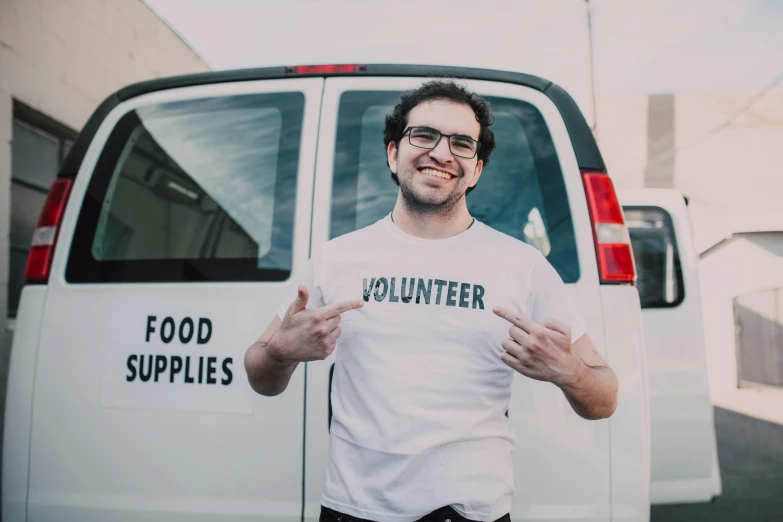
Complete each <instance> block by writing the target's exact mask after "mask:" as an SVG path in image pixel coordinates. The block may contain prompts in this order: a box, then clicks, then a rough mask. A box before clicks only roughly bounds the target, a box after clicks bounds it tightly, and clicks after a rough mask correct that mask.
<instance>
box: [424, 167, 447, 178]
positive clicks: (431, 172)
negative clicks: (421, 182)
mask: <svg viewBox="0 0 783 522" xmlns="http://www.w3.org/2000/svg"><path fill="white" fill-rule="evenodd" d="M421 173H422V174H427V175H428V176H435V177H436V178H441V179H449V178H450V177H451V176H449V175H448V174H444V173H443V172H440V171H437V170H434V169H421Z"/></svg>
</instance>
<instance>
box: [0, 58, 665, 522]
mask: <svg viewBox="0 0 783 522" xmlns="http://www.w3.org/2000/svg"><path fill="white" fill-rule="evenodd" d="M433 76H438V77H442V76H448V77H457V78H461V79H464V80H465V82H466V84H467V85H468V87H469V88H471V89H472V90H474V91H476V92H478V93H479V94H481V95H483V96H484V97H486V99H488V101H490V102H491V104H492V107H493V111H494V114H495V117H496V123H495V125H494V126H493V127H492V129H493V130H494V132H495V135H496V140H497V149H496V150H495V152H494V153H493V155H492V163H491V165H489V166H488V167H487V168H486V169H485V170H484V173H483V175H482V178H481V182H480V183H479V184H478V186H477V188H476V190H475V191H473V192H472V193H471V194H470V195H469V196H468V205H469V208H470V211H471V213H472V214H473V215H474V216H476V217H477V218H478V219H480V220H481V221H483V222H484V223H486V224H488V225H490V226H492V227H494V228H496V229H498V230H501V231H503V232H505V233H508V234H510V235H512V236H514V237H517V238H519V239H522V240H524V241H527V242H529V243H531V244H533V245H535V246H536V247H538V248H539V249H540V250H541V251H542V252H543V253H544V254H545V255H546V257H547V259H548V260H549V261H550V262H551V263H552V264H553V265H554V267H555V268H556V269H557V271H558V272H559V274H560V275H561V276H562V278H563V279H564V281H565V282H566V283H567V285H568V288H569V290H570V292H571V293H572V295H573V297H574V299H575V301H576V302H577V303H578V305H579V307H580V309H581V312H582V314H583V315H584V317H585V319H586V320H587V322H588V325H589V334H590V337H591V338H592V339H593V341H594V342H595V344H596V346H597V347H598V349H599V351H600V352H601V354H602V355H603V356H604V357H605V358H606V359H607V360H608V361H609V364H610V365H611V366H612V368H613V369H614V370H615V372H616V373H617V375H618V378H619V381H620V392H619V403H618V407H617V410H616V412H615V413H614V415H613V416H612V417H611V418H609V419H604V420H600V421H587V420H584V419H582V418H580V417H579V416H577V415H576V414H575V413H574V412H573V411H572V409H571V407H570V406H569V405H568V403H567V401H566V400H565V398H564V396H563V394H562V393H561V392H560V390H558V389H557V388H556V387H554V386H552V385H551V384H548V383H542V382H539V381H533V380H531V379H526V378H524V377H522V376H521V375H517V376H516V379H515V383H514V385H513V387H514V390H513V398H512V404H511V408H510V411H509V414H508V416H509V422H511V424H512V425H513V428H514V429H515V431H516V433H517V450H516V453H515V459H516V465H515V476H516V485H517V494H516V496H515V499H514V502H515V503H514V506H513V510H512V518H513V519H514V520H547V521H552V520H571V521H573V520H590V521H610V520H611V521H620V520H622V521H629V522H637V521H638V522H646V521H647V520H648V519H649V487H650V482H649V480H650V461H649V459H650V454H649V409H648V392H647V377H646V375H647V374H646V366H645V365H646V357H645V353H644V344H643V335H642V324H641V311H640V305H639V295H638V292H637V290H636V288H635V287H634V286H633V281H634V279H635V272H634V265H633V257H632V253H631V249H630V242H629V239H628V234H627V230H626V228H625V225H624V224H623V217H622V212H621V209H620V206H619V203H618V202H617V198H616V196H615V193H614V189H613V188H612V184H611V181H610V180H609V177H608V176H607V174H606V169H605V166H604V162H603V160H602V158H601V155H600V153H599V150H598V147H597V145H596V142H595V140H594V138H593V136H592V134H591V131H590V128H589V127H588V125H587V124H586V122H585V119H584V118H583V116H582V113H581V112H580V111H579V109H578V108H577V106H576V104H575V103H574V101H573V100H572V99H571V97H570V96H569V95H568V94H567V93H566V92H565V91H563V90H562V89H561V88H559V87H558V86H557V85H554V84H552V83H551V82H548V81H546V80H543V79H541V78H537V77H534V76H528V75H524V74H518V73H507V72H501V71H491V70H478V69H461V68H451V67H429V66H405V65H338V66H303V67H277V68H266V69H257V70H240V71H223V72H210V73H205V74H198V75H192V76H184V77H178V78H169V79H162V80H155V81H150V82H145V83H140V84H136V85H132V86H130V87H127V88H125V89H122V90H120V91H119V92H117V93H115V94H114V95H112V96H111V97H110V98H109V99H108V100H106V101H105V102H104V103H103V104H102V105H101V106H100V107H99V108H98V109H97V111H96V112H95V114H94V115H93V117H92V118H91V119H90V120H89V122H88V123H87V125H86V127H85V128H84V130H83V132H82V133H81V135H80V137H79V139H78V140H77V142H76V143H75V145H74V146H73V148H72V150H71V152H70V154H69V156H68V158H67V159H66V161H65V164H64V166H63V168H62V171H61V172H60V175H59V178H58V180H57V182H56V183H55V184H54V186H53V187H52V189H51V192H50V194H49V198H48V200H47V202H46V205H45V208H44V210H43V212H42V215H41V218H40V221H39V225H38V228H37V230H36V232H35V239H34V240H33V246H32V249H31V251H30V258H29V262H28V265H27V272H26V281H27V284H26V286H25V288H24V290H23V292H22V296H21V302H20V305H19V312H18V318H17V324H16V334H15V337H14V341H13V348H12V350H13V351H12V357H11V369H10V376H9V389H8V395H7V405H6V420H5V435H4V444H3V445H4V448H3V450H4V454H3V477H2V480H3V482H2V494H3V496H2V502H3V513H2V515H3V520H4V521H5V522H21V521H24V520H29V521H50V520H58V521H80V522H84V521H98V520H101V521H103V520H113V521H137V520H145V521H159V522H163V521H166V522H173V521H178V522H179V521H185V520H187V521H213V520H223V521H250V520H254V521H258V520H268V521H275V522H277V521H300V520H307V521H314V520H317V518H318V514H319V511H320V494H321V487H322V484H323V480H324V474H325V470H326V461H327V445H328V430H329V420H330V411H329V410H330V406H329V387H330V369H331V367H332V363H333V359H327V360H326V361H319V362H315V363H308V364H306V365H303V366H304V369H303V370H301V369H300V370H298V371H297V372H295V374H294V376H293V378H292V380H291V382H290V384H289V386H288V388H287V389H286V391H285V393H283V394H282V395H280V396H278V397H271V398H270V397H262V396H260V395H257V394H255V393H254V392H253V391H252V390H251V389H250V386H249V385H248V383H247V377H246V375H245V373H244V368H243V364H242V360H243V356H244V353H245V350H246V349H247V347H248V346H249V345H250V344H251V343H252V342H253V341H254V340H255V339H257V338H258V337H259V335H260V334H261V332H262V331H263V329H264V328H265V327H266V325H267V323H268V321H269V318H270V317H273V316H274V314H275V313H276V311H277V308H278V306H279V305H280V303H281V302H283V300H284V299H288V298H289V297H290V296H293V295H294V294H295V289H296V285H297V282H298V280H299V276H300V272H301V270H302V268H303V266H304V265H305V263H306V261H307V259H308V258H309V257H310V256H311V255H312V254H315V253H317V252H318V250H319V249H320V248H321V246H322V245H323V243H324V242H325V241H327V240H328V239H330V238H333V237H336V236H339V235H341V234H345V233H347V232H351V231H353V230H355V229H357V228H359V227H363V226H365V225H368V224H370V223H373V222H374V221H376V220H378V219H379V218H381V217H382V216H384V215H385V214H386V213H388V212H389V210H390V209H391V208H392V205H393V203H394V200H395V195H396V192H397V187H396V185H394V183H393V182H392V180H391V179H390V176H389V172H388V169H387V166H386V162H385V148H384V147H383V142H382V132H383V125H384V116H385V114H386V113H387V112H389V111H390V110H391V108H392V106H393V105H394V104H395V103H396V102H397V101H398V99H399V95H400V92H401V91H403V90H405V89H408V88H411V87H414V86H416V85H418V84H420V83H421V82H422V81H423V80H425V79H426V78H428V77H433ZM331 357H334V355H332V356H331Z"/></svg>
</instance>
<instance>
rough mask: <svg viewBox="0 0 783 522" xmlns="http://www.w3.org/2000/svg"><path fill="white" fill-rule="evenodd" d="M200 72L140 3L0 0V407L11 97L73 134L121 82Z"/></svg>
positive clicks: (6, 334)
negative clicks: (70, 130)
mask: <svg viewBox="0 0 783 522" xmlns="http://www.w3.org/2000/svg"><path fill="white" fill-rule="evenodd" d="M208 69H209V68H208V67H207V66H206V64H205V63H204V62H203V61H202V60H201V59H200V58H199V57H198V56H197V55H196V54H195V53H194V52H193V51H192V50H191V49H190V48H189V47H188V46H187V45H186V44H185V43H184V42H183V41H182V40H181V39H180V38H179V37H178V36H177V35H176V34H174V33H173V32H172V31H171V30H170V29H169V28H168V27H167V26H166V24H164V23H163V22H162V21H161V20H160V19H158V18H157V16H156V15H155V14H154V13H153V12H152V11H150V9H149V8H148V7H147V6H146V5H144V4H143V3H142V2H141V0H0V406H1V405H2V402H3V401H2V396H4V394H5V379H6V372H7V361H8V352H9V349H10V340H11V332H10V330H9V328H10V326H8V325H6V316H7V311H6V307H7V302H6V295H7V287H8V248H9V246H8V242H9V231H10V223H9V221H10V200H9V191H10V178H11V129H12V107H13V102H12V100H13V99H16V100H19V101H21V102H23V103H25V104H26V105H28V106H30V107H32V108H33V109H35V110H36V111H38V112H41V113H43V114H45V115H46V116H48V117H50V118H52V119H54V120H56V121H58V122H60V123H62V124H64V125H66V126H68V127H70V128H72V129H74V130H76V131H78V130H80V129H81V127H82V126H83V125H84V123H85V122H86V120H87V118H89V116H90V114H91V113H92V111H93V110H94V109H95V108H96V107H97V106H98V104H99V103H100V102H101V101H103V99H104V98H106V97H107V96H108V95H109V94H111V93H112V92H113V91H116V90H117V89H119V88H121V87H123V86H125V85H127V84H129V83H133V82H137V81H140V80H147V79H152V78H158V77H162V76H172V75H177V74H185V73H191V72H198V71H206V70H208ZM1 421H2V417H1V416H0V423H1Z"/></svg>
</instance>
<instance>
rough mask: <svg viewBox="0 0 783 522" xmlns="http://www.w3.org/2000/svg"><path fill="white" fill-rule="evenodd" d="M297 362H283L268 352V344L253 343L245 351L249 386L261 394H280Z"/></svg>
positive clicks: (286, 385)
mask: <svg viewBox="0 0 783 522" xmlns="http://www.w3.org/2000/svg"><path fill="white" fill-rule="evenodd" d="M297 364H298V363H293V364H283V363H280V362H279V361H277V360H275V359H274V358H273V357H271V356H270V354H269V345H268V344H265V343H260V342H258V343H255V344H254V345H253V346H251V347H250V348H249V349H248V350H247V353H245V371H246V372H247V379H248V382H249V383H250V387H251V388H253V390H254V391H255V392H256V393H259V394H261V395H267V396H273V395H280V394H281V393H283V392H284V391H285V389H286V387H288V381H290V380H291V375H292V374H293V373H294V370H295V369H296V366H297Z"/></svg>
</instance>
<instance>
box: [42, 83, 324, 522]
mask: <svg viewBox="0 0 783 522" xmlns="http://www.w3.org/2000/svg"><path fill="white" fill-rule="evenodd" d="M322 85H323V80H321V79H317V78H308V79H292V80H281V81H276V82H255V83H251V82H248V83H243V84H226V85H207V86H201V87H193V88H185V89H181V90H171V91H166V92H156V93H152V94H150V95H148V96H140V97H138V98H134V99H132V100H130V101H128V102H126V103H125V104H120V105H118V106H117V107H115V108H114V110H113V111H112V112H111V113H110V114H109V115H108V116H107V118H106V120H105V121H104V123H103V124H102V125H101V127H100V129H99V130H98V132H97V134H96V135H95V138H94V140H93V142H92V144H91V145H90V148H89V150H88V152H87V154H86V156H85V161H84V162H83V163H82V165H81V171H80V173H79V175H78V176H77V177H76V182H75V184H74V187H73V190H72V193H71V196H70V201H69V204H68V207H67V210H66V213H65V216H64V218H63V222H62V225H61V230H60V236H59V240H58V248H57V250H56V253H55V256H54V259H53V264H52V272H51V276H50V280H49V284H48V297H47V300H46V305H45V308H44V312H43V320H42V325H43V326H42V329H41V342H40V347H41V349H40V351H39V357H38V366H37V379H36V386H35V409H34V413H33V427H32V437H31V465H30V496H29V518H30V519H31V520H48V519H50V517H52V516H53V515H54V513H57V517H58V518H60V519H61V518H62V517H61V516H60V515H61V513H62V514H63V516H66V515H67V514H70V515H68V516H70V517H71V518H72V519H73V520H106V519H107V518H110V519H112V520H123V519H125V520H131V519H133V520H138V518H139V517H144V518H145V519H146V520H161V521H163V520H165V521H173V520H184V519H185V518H187V519H188V520H191V519H200V520H207V519H212V520H214V519H215V518H220V519H221V520H249V519H250V517H253V519H254V520H259V519H260V520H270V521H272V520H288V521H294V520H299V519H300V517H301V507H302V504H301V494H302V475H301V473H302V463H303V459H304V456H303V452H302V440H301V436H302V435H301V434H302V432H303V422H304V376H303V375H302V373H301V372H299V373H297V374H295V375H294V377H293V378H292V380H291V383H290V385H289V389H288V390H287V392H286V394H284V395H283V396H281V397H277V398H275V399H271V398H268V397H262V396H260V395H257V394H255V393H254V392H253V391H252V390H251V389H250V386H249V384H248V382H247V376H246V375H245V372H244V364H243V358H244V353H245V350H246V349H247V347H248V346H250V345H251V344H252V343H253V342H254V341H255V340H256V339H257V338H258V336H259V335H260V334H261V332H263V330H264V329H265V327H266V323H267V322H268V321H269V320H271V318H272V317H274V316H275V314H276V312H277V309H278V307H279V306H280V305H281V304H282V303H283V302H284V301H285V300H286V298H287V296H288V295H289V294H291V293H292V292H293V293H295V292H296V282H297V281H298V278H299V270H298V267H301V266H303V265H304V263H305V262H306V260H307V258H308V256H309V242H310V233H309V227H310V219H311V201H312V183H313V167H314V161H315V146H314V145H315V143H316V141H317V137H316V132H317V124H318V116H319V109H320V97H321V91H322ZM278 92H296V93H301V94H302V97H303V98H304V105H303V112H302V116H301V118H302V122H301V146H300V148H299V151H300V152H299V158H298V173H297V177H296V186H295V211H294V221H293V223H294V225H293V243H292V253H291V255H292V271H291V274H290V277H288V278H287V280H284V281H264V282H244V283H236V282H234V283H229V282H219V281H213V282H199V283H196V284H187V283H184V282H182V281H170V282H156V283H138V282H134V283H133V284H127V283H123V282H122V281H121V280H120V281H117V282H112V283H100V284H92V283H81V284H72V283H69V282H68V281H66V278H65V269H66V263H67V262H68V259H69V249H68V245H70V244H72V240H73V234H74V230H75V228H76V223H77V220H78V219H79V217H80V211H81V210H82V207H83V204H85V205H86V204H87V202H86V200H85V197H86V196H85V194H86V191H87V188H88V183H89V182H90V181H91V178H92V177H93V171H94V169H95V165H96V163H97V161H98V159H99V156H100V153H101V151H102V149H103V148H104V144H105V143H107V139H110V135H111V133H112V132H113V131H114V128H115V125H116V124H117V123H118V122H119V121H120V119H121V118H122V117H124V116H125V115H126V114H130V112H131V111H134V110H142V109H144V108H145V107H150V106H155V107H157V106H161V107H164V108H165V107H169V106H172V107H175V108H176V107H179V106H180V105H176V104H181V102H182V100H196V101H198V100H214V103H215V104H217V105H221V104H222V103H223V101H222V100H227V99H228V98H229V97H237V96H255V95H259V96H260V95H266V94H267V93H271V94H274V93H278ZM242 99H245V98H242ZM166 104H174V105H166ZM229 112H230V113H231V114H232V115H236V114H240V115H242V114H244V113H243V112H237V111H236V110H232V111H229ZM174 117H175V118H176V117H178V116H177V115H176V114H175V116H174ZM240 117H241V116H240ZM147 126H149V124H148V125H147ZM156 132H157V133H158V135H159V137H160V136H163V135H165V132H163V130H161V129H160V128H158V129H157V130H156ZM164 137H165V136H164ZM167 145H170V143H168V144H167ZM169 152H170V153H172V152H171V151H169ZM197 152H198V151H191V153H190V154H196V153H197ZM123 154H126V153H123ZM123 157H127V154H126V155H125V156H123ZM187 159H188V158H187V157H185V156H182V155H180V156H179V157H178V160H179V161H180V162H181V163H183V165H184V163H185V162H186V161H187ZM96 175H98V174H96ZM181 191H182V189H181V188H180V192H181ZM120 196H121V194H116V195H115V196H113V198H114V200H117V198H119V197H120ZM185 196H188V194H187V193H185ZM188 197H190V196H188ZM110 204H112V201H110V200H109V199H108V197H107V201H105V202H104V206H105V205H110ZM233 211H234V212H236V211H237V209H234V210H233ZM148 214H150V209H147V210H146V211H145V212H141V213H138V212H137V213H135V214H133V219H136V220H137V221H138V223H143V220H145V219H149V218H148V216H147V215H148ZM145 226H147V225H145ZM149 226H152V225H149ZM149 226H147V228H149ZM129 262H133V259H131V260H130V261H129ZM113 274H114V275H113V276H112V277H114V276H116V277H118V278H120V279H121V277H122V272H117V273H113ZM152 316H154V317H155V320H154V321H151V320H150V317H152ZM169 317H170V318H172V321H171V323H170V325H169V327H168V328H167V325H166V324H164V323H166V318H169ZM188 324H189V326H188ZM202 326H203V328H202ZM175 329H176V334H175ZM202 341H203V342H202ZM129 354H133V356H137V357H138V359H136V362H138V363H139V364H138V366H137V367H135V368H134V370H138V378H136V375H135V374H136V372H134V371H132V370H131V366H132V363H131V355H129ZM145 354H146V355H147V356H148V357H152V356H153V355H154V357H155V360H154V370H153V369H152V367H153V366H152V364H153V363H152V361H151V359H148V361H149V365H146V367H147V368H150V370H149V373H147V380H146V381H145V382H142V380H144V379H143V366H142V363H141V362H140V358H141V356H142V355H145ZM174 356H177V357H180V358H181V359H182V360H187V361H192V367H190V371H189V372H188V370H187V369H186V368H183V369H182V371H181V372H180V373H179V374H175V372H174V371H173V367H174V362H173V361H174V360H173V357H174ZM159 357H160V358H161V359H165V358H166V357H169V359H168V360H169V361H170V362H166V364H167V365H170V368H169V371H168V373H166V371H165V368H164V370H163V371H162V372H160V375H158V369H159V364H161V365H162V364H163V362H164V361H162V360H161V361H160V362H159ZM126 358H127V361H128V362H127V368H126V366H125V361H126ZM210 359H213V360H212V361H211V362H210ZM197 361H198V364H197ZM221 362H222V365H221ZM185 364H187V363H183V366H184V365H185ZM197 366H198V373H197V370H196V368H197ZM202 366H203V370H202ZM153 371H154V372H155V377H154V379H153V378H152V375H151V373H152V372H153ZM186 374H189V375H190V376H191V378H192V381H191V382H188V381H187V380H184V381H183V379H186V377H185V375H186ZM132 376H133V377H134V378H133V379H131V377H132ZM175 379H176V380H175ZM63 390H68V393H63ZM292 434H294V435H293V436H292ZM264 448H266V450H264ZM85 463H89V465H85ZM60 510H62V511H60ZM140 510H143V511H140ZM189 517H193V518H189Z"/></svg>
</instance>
